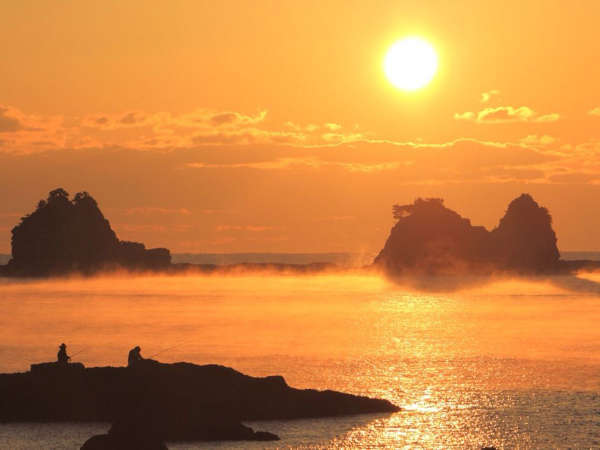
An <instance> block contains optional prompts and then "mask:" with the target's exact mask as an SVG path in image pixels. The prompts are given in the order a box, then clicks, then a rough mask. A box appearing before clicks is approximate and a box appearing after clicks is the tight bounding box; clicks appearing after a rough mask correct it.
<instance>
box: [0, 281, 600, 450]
mask: <svg viewBox="0 0 600 450" xmlns="http://www.w3.org/2000/svg"><path fill="white" fill-rule="evenodd" d="M454 281H456V280H454ZM470 281H473V280H470ZM596 281H597V278H595V277H594V276H587V280H581V279H571V278H557V279H552V280H536V281H529V282H526V281H516V280H497V281H495V282H492V283H487V284H480V283H472V284H470V285H469V286H468V287H467V288H466V289H462V290H456V289H455V288H456V287H457V286H456V285H455V283H452V285H451V286H450V285H449V286H448V287H452V288H453V289H454V290H450V291H438V292H428V291H423V290H419V289H415V288H412V287H409V286H399V285H396V284H392V283H388V282H386V281H384V280H383V279H381V278H379V277H377V276H370V275H369V276H365V275H352V274H347V275H328V276H306V277H292V276H289V277H288V276H268V277H262V276H251V275H248V276H237V277H227V278H224V277H134V278H130V277H103V278H96V279H88V280H79V279H73V280H66V281H65V280H63V281H46V282H39V281H34V282H32V281H29V282H14V281H10V282H2V285H1V286H0V307H1V308H2V310H3V311H4V314H3V315H2V317H1V318H0V338H1V339H0V371H1V372H12V371H17V370H26V369H27V368H28V365H29V364H30V363H32V362H39V361H44V360H48V359H52V358H54V355H55V354H56V350H57V346H58V344H59V343H60V342H63V341H65V342H66V343H67V344H68V346H69V349H70V351H71V352H72V353H74V352H77V351H78V350H80V349H85V350H84V351H83V352H82V353H81V355H80V357H78V358H77V359H80V360H81V361H82V362H84V363H85V364H86V365H87V366H96V365H121V364H124V363H125V359H126V356H127V351H128V350H129V349H130V348H131V347H133V346H135V345H140V346H141V347H142V354H145V355H146V356H149V355H151V354H153V353H157V352H161V351H162V350H164V349H166V348H169V347H173V346H175V347H174V348H172V349H170V350H168V351H164V352H162V353H161V354H160V355H159V356H158V357H157V359H160V360H162V361H165V362H172V361H180V360H186V361H191V362H195V363H198V364H203V363H219V364H225V365H229V366H232V367H234V368H236V369H238V370H240V371H242V372H245V373H249V374H251V375H271V374H281V375H283V376H284V377H285V378H286V380H287V381H288V383H289V384H290V385H292V386H296V387H313V388H319V389H326V388H329V389H337V390H343V391H348V392H352V393H357V394H366V395H371V396H378V397H384V398H387V399H389V400H391V401H393V402H394V403H396V404H398V405H399V406H401V407H402V408H403V409H404V411H402V412H400V413H397V414H394V415H391V416H385V415H384V416H356V417H345V418H337V419H326V420H306V421H289V422H271V423H256V424H252V425H253V426H254V427H255V428H258V429H265V430H269V431H273V432H276V433H279V434H280V435H281V436H282V438H283V441H281V442H279V443H277V445H279V446H284V447H285V446H293V447H297V446H302V445H303V446H309V447H310V446H325V447H336V446H337V447H355V446H372V447H403V446H406V447H407V448H414V447H424V448H432V447H435V448H449V447H454V448H480V447H481V446H482V445H495V446H497V447H503V446H504V447H507V448H508V447H514V446H516V445H519V446H520V447H522V448H547V447H552V448H561V447H569V446H570V447H586V448H588V447H596V446H599V445H600V421H599V419H598V417H600V416H599V414H598V413H599V412H600V398H599V397H598V395H597V392H598V390H599V388H600V352H599V350H600V327H598V326H597V324H598V323H599V321H600V303H599V301H600V295H599V294H598V292H600V290H599V289H597V285H596ZM413 284H414V283H413ZM417 284H418V285H420V286H421V287H423V286H425V287H431V283H428V280H419V282H418V283H417ZM436 287H437V288H438V289H441V288H442V287H444V286H440V285H437V286H436ZM86 426H89V427H92V428H91V429H93V428H94V426H95V427H96V429H97V431H102V430H105V429H106V425H105V424H98V425H93V424H91V425H86ZM64 427H67V430H70V431H68V432H65V428H64ZM87 432H88V429H87V428H85V427H84V430H83V431H82V425H72V426H70V427H69V426H68V425H65V424H62V425H34V424H11V425H0V435H1V436H2V437H1V438H0V447H2V448H4V447H7V446H8V447H11V446H12V448H19V446H20V445H23V446H22V447H20V448H36V446H38V445H39V446H38V447H37V448H47V445H45V444H49V443H50V442H52V445H51V446H52V447H55V448H77V447H73V442H74V441H73V436H75V440H77V439H78V436H80V433H84V434H85V433H87ZM60 436H64V437H60ZM19 439H21V441H19ZM57 439H58V440H57ZM61 439H62V440H61ZM19 442H21V443H20V444H19ZM78 445H81V442H78ZM232 445H237V446H238V447H239V448H247V447H248V446H249V443H240V444H233V443H223V444H222V446H223V447H231V446H232ZM61 446H62V447H61ZM214 446H215V443H211V444H210V445H208V446H207V445H205V444H201V443H199V444H197V445H190V444H189V443H186V444H185V445H178V444H171V445H170V447H172V448H194V447H199V448H208V447H214ZM263 446H264V444H263V443H261V444H260V445H258V446H257V447H263Z"/></svg>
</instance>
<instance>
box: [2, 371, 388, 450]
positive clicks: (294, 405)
mask: <svg viewBox="0 0 600 450" xmlns="http://www.w3.org/2000/svg"><path fill="white" fill-rule="evenodd" d="M33 369H34V370H32V371H30V372H26V373H16V374H0V398H2V402H0V421H2V422H8V421H11V422H31V421H71V422H81V421H102V422H111V423H113V427H112V431H111V432H110V433H109V435H108V437H104V438H95V439H96V441H98V440H100V441H102V440H105V441H106V440H107V439H109V440H110V439H112V438H111V437H110V436H111V434H112V436H113V437H114V436H119V433H121V431H122V430H124V429H125V430H136V429H137V430H150V431H151V432H152V433H153V435H154V436H155V437H157V438H159V440H232V439H233V440H269V439H277V436H275V435H272V434H271V433H267V432H255V431H253V430H252V429H251V428H249V427H246V426H244V425H243V424H242V423H241V421H244V420H276V419H298V418H314V417H327V416H340V415H348V414H363V413H377V412H395V411H398V410H399V408H398V407H396V406H395V405H393V404H392V403H390V402H388V401H387V400H380V399H373V398H367V397H360V396H355V395H351V394H345V393H341V392H335V391H317V390H312V389H294V388H292V387H289V386H288V385H287V384H286V382H285V380H284V379H283V377H281V376H271V377H264V378H257V377H251V376H248V375H244V374H242V373H240V372H237V371H235V370H234V369H231V368H228V367H223V366H218V365H205V366H197V365H194V364H190V363H183V362H182V363H176V364H161V363H157V362H155V361H151V360H145V361H142V362H141V363H140V364H138V365H137V366H135V367H132V368H125V367H95V368H88V369H85V368H83V367H80V366H77V365H69V366H66V367H62V368H61V367H59V366H56V365H52V366H48V365H42V366H36V367H33ZM150 431H148V432H150ZM130 437H131V436H130ZM89 448H94V447H89ZM98 448H100V447H98Z"/></svg>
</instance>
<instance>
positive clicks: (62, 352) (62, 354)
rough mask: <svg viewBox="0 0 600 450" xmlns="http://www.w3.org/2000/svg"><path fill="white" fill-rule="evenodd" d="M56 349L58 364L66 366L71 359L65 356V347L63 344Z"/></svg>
mask: <svg viewBox="0 0 600 450" xmlns="http://www.w3.org/2000/svg"><path fill="white" fill-rule="evenodd" d="M58 348H59V350H58V354H57V355H56V357H57V359H58V362H59V363H60V364H68V363H69V360H70V359H71V357H70V356H69V355H67V346H66V345H65V344H60V347H58Z"/></svg>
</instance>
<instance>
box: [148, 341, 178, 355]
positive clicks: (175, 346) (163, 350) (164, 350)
mask: <svg viewBox="0 0 600 450" xmlns="http://www.w3.org/2000/svg"><path fill="white" fill-rule="evenodd" d="M185 344H186V342H182V343H181V344H177V345H173V346H172V347H167V348H165V349H162V350H161V351H160V352H158V353H155V354H153V355H150V356H148V358H154V357H155V356H158V355H160V354H161V353H164V352H166V351H167V350H172V349H174V348H177V347H181V346H182V345H185Z"/></svg>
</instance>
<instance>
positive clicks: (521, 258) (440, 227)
mask: <svg viewBox="0 0 600 450" xmlns="http://www.w3.org/2000/svg"><path fill="white" fill-rule="evenodd" d="M393 213H394V218H395V219H396V220H397V222H396V224H395V225H394V227H393V228H392V230H391V232H390V235H389V237H388V239H387V241H386V243H385V245H384V247H383V249H382V250H381V251H380V252H379V254H378V255H377V257H376V258H375V260H374V262H373V265H374V266H375V267H377V268H379V269H381V270H383V271H384V272H385V273H387V274H390V275H403V274H408V275H414V274H425V275H471V274H475V275H491V274H496V273H504V274H513V275H515V274H516V275H552V274H564V273H571V272H574V271H576V270H578V269H581V268H590V269H598V268H600V263H599V262H596V261H564V260H561V259H560V253H559V251H558V247H557V245H556V242H557V238H556V234H555V232H554V230H553V228H552V218H551V216H550V213H549V212H548V210H547V209H546V208H544V207H542V206H540V205H538V203H537V202H536V201H535V200H534V199H533V197H531V195H529V194H522V195H521V196H519V197H517V198H516V199H514V200H513V201H512V202H510V204H509V205H508V208H507V210H506V213H505V215H504V216H503V217H502V218H501V219H500V222H499V224H498V226H497V227H496V228H494V229H493V230H491V231H488V230H486V229H485V228H484V227H482V226H473V225H471V221H470V220H469V219H466V218H464V217H461V216H460V215H459V214H458V213H456V212H454V211H452V210H451V209H449V208H447V207H445V206H444V201H443V200H442V199H440V198H428V199H417V200H416V201H415V202H414V203H412V204H408V205H395V206H394V207H393Z"/></svg>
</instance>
